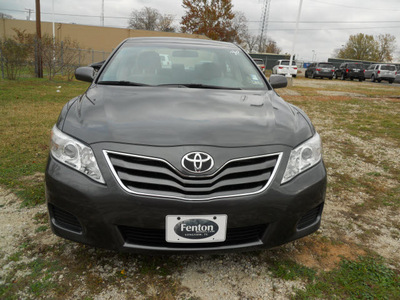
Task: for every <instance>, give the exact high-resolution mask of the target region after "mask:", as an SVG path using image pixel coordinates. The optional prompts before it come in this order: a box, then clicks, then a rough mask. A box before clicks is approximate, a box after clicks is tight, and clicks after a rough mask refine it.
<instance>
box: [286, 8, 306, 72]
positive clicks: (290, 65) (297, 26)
mask: <svg viewBox="0 0 400 300" xmlns="http://www.w3.org/2000/svg"><path fill="white" fill-rule="evenodd" d="M302 5H303V0H300V4H299V10H298V11H297V18H296V31H295V32H294V38H293V47H292V53H291V54H290V60H289V70H290V68H291V67H292V62H293V55H294V49H295V45H296V39H297V32H298V31H299V21H300V14H301V6H302ZM286 76H287V77H292V75H291V74H290V73H289V74H288V75H286Z"/></svg>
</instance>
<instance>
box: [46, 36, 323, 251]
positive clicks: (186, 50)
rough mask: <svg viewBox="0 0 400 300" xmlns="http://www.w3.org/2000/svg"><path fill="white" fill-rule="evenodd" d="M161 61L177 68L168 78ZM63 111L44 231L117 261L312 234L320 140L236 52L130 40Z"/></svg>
mask: <svg viewBox="0 0 400 300" xmlns="http://www.w3.org/2000/svg"><path fill="white" fill-rule="evenodd" d="M160 54H168V55H169V57H170V58H171V59H172V61H173V63H174V64H175V65H182V67H180V68H179V69H175V68H174V64H173V66H172V68H171V69H168V68H162V65H161V57H160ZM75 77H76V79H78V80H83V81H87V82H90V86H89V88H88V89H87V90H86V91H85V92H84V93H83V94H82V95H80V96H78V97H75V98H73V99H71V100H70V101H69V102H68V103H67V104H66V105H65V106H64V108H63V109H62V110H61V113H60V116H59V118H58V121H57V123H56V124H55V125H54V127H53V129H52V134H51V147H50V154H49V158H48V164H47V168H46V176H45V177H46V201H47V207H48V212H49V216H50V218H49V219H50V226H51V229H52V231H53V232H54V233H55V234H57V235H58V236H61V237H64V238H67V239H70V240H73V241H77V242H80V243H84V244H89V245H92V246H95V247H103V248H110V249H114V250H121V251H122V250H123V251H141V252H145V253H149V252H152V251H158V252H199V251H202V252H204V251H226V250H235V249H236V250H244V249H249V248H253V249H254V248H271V247H276V246H278V245H282V244H284V243H287V242H290V241H293V240H296V239H299V238H301V237H304V236H306V235H309V234H311V233H312V232H315V231H316V230H317V229H318V228H319V227H320V224H321V215H322V211H323V207H324V202H325V191H326V184H327V181H326V180H327V174H326V169H325V166H324V162H323V159H322V146H321V138H320V136H319V134H318V133H317V131H316V130H315V128H314V126H313V125H312V123H311V121H310V119H309V118H308V117H307V115H306V114H305V113H304V111H302V110H301V109H300V108H298V107H296V106H295V105H293V104H291V103H288V102H285V101H284V100H283V99H282V98H281V97H280V96H279V95H278V94H277V93H276V92H275V90H274V88H279V87H281V88H282V87H285V86H286V85H287V79H286V78H285V77H283V76H278V75H271V76H270V79H269V81H268V80H267V78H266V77H265V76H264V75H263V74H262V72H261V70H260V69H259V68H258V67H257V66H256V64H255V63H254V61H253V60H252V59H251V57H250V56H249V55H248V54H247V53H246V52H245V51H243V50H242V49H241V48H239V47H238V46H236V45H234V44H231V43H224V42H217V41H212V40H201V39H186V38H156V37H153V38H131V39H127V40H125V41H124V42H122V43H121V44H120V45H119V46H118V47H117V48H116V49H115V50H114V51H113V53H112V54H111V55H110V56H109V58H108V59H107V60H106V61H105V62H104V64H102V66H101V68H100V69H99V71H98V72H97V73H96V74H95V75H94V70H93V67H81V68H78V69H77V70H76V71H75Z"/></svg>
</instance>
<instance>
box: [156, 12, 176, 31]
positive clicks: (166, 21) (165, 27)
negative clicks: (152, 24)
mask: <svg viewBox="0 0 400 300" xmlns="http://www.w3.org/2000/svg"><path fill="white" fill-rule="evenodd" d="M173 22H174V16H173V15H163V16H161V15H160V17H159V19H158V23H157V27H158V30H160V31H165V32H175V27H173V26H172V23H173Z"/></svg>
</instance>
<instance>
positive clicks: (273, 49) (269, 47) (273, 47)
mask: <svg viewBox="0 0 400 300" xmlns="http://www.w3.org/2000/svg"><path fill="white" fill-rule="evenodd" d="M281 51H282V49H281V48H279V47H278V45H277V44H276V42H275V41H274V40H273V39H271V38H268V39H267V40H266V41H265V40H264V41H263V45H262V48H261V49H259V52H263V53H275V54H280V53H281Z"/></svg>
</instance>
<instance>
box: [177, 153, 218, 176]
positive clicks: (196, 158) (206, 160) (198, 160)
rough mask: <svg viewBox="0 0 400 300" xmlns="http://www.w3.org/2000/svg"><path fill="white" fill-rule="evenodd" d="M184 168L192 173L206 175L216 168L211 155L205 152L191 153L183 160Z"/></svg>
mask: <svg viewBox="0 0 400 300" xmlns="http://www.w3.org/2000/svg"><path fill="white" fill-rule="evenodd" d="M182 166H183V167H184V168H185V169H186V170H188V171H189V172H192V173H204V172H207V171H209V170H211V168H212V167H213V166H214V160H213V158H212V157H211V155H209V154H207V153H204V152H190V153H188V154H186V155H185V156H184V157H183V158H182Z"/></svg>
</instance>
